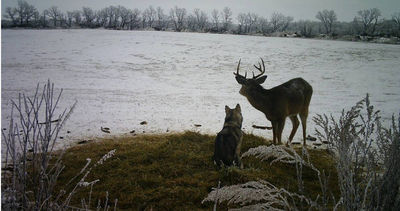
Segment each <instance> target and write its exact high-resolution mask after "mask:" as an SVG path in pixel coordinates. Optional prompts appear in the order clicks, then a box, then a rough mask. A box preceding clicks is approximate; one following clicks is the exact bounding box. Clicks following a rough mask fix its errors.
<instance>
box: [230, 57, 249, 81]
mask: <svg viewBox="0 0 400 211" xmlns="http://www.w3.org/2000/svg"><path fill="white" fill-rule="evenodd" d="M241 60H242V59H239V62H238V65H237V67H236V73H233V74H234V75H235V76H238V77H242V78H246V76H247V72H245V73H244V76H243V75H240V73H239V68H240V61H241Z"/></svg>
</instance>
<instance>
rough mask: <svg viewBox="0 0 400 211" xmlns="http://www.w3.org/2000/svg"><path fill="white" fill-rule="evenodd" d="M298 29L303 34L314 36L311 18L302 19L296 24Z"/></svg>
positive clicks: (304, 35)
mask: <svg viewBox="0 0 400 211" xmlns="http://www.w3.org/2000/svg"><path fill="white" fill-rule="evenodd" d="M296 29H297V30H298V31H300V35H301V36H303V37H312V34H313V23H312V22H311V21H309V20H300V21H298V22H297V24H296Z"/></svg>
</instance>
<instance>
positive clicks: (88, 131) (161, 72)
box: [1, 30, 400, 143]
mask: <svg viewBox="0 0 400 211" xmlns="http://www.w3.org/2000/svg"><path fill="white" fill-rule="evenodd" d="M1 46H2V58H1V61H2V64H1V93H2V95H1V109H2V113H1V117H2V127H6V126H7V122H8V119H9V113H10V107H11V103H10V99H16V98H17V97H18V93H20V92H25V93H30V94H32V93H33V91H34V89H35V87H36V84H37V83H38V82H40V83H41V86H43V85H44V84H45V83H46V81H47V79H51V81H52V82H54V83H55V86H56V88H63V89H64V93H63V96H62V102H61V104H60V107H61V108H67V107H69V106H70V105H72V104H73V103H74V101H75V100H77V101H78V104H77V107H76V108H75V110H74V113H73V114H72V116H71V117H70V119H69V121H68V122H67V124H66V126H65V128H64V131H63V133H62V134H61V136H63V137H64V140H65V141H70V142H73V141H75V140H76V139H79V138H91V137H102V136H105V135H106V134H105V133H103V132H101V131H100V127H109V128H111V135H121V134H127V135H131V134H129V131H132V130H136V133H142V132H143V131H145V132H146V133H163V132H166V131H170V132H171V131H184V130H196V131H199V132H202V133H211V134H214V133H217V132H218V131H219V130H220V129H221V128H222V125H223V121H224V117H225V111H224V106H225V105H228V106H230V107H234V106H235V105H236V103H240V105H241V107H242V113H243V116H244V122H243V128H244V131H246V132H248V133H252V132H253V133H255V134H257V135H262V136H264V137H267V138H271V137H272V131H260V130H256V129H253V128H252V127H251V126H252V125H253V124H256V125H268V126H270V123H269V122H267V120H266V118H265V117H264V115H263V114H262V113H261V112H259V111H257V110H255V109H254V108H253V107H251V105H250V104H249V103H248V102H247V99H245V97H243V96H241V95H240V94H239V89H240V85H239V84H237V82H236V80H235V78H234V76H233V74H232V72H234V71H235V69H236V65H237V62H238V60H239V58H241V59H242V63H241V70H242V72H241V73H242V74H243V73H244V70H253V69H254V68H253V67H252V66H253V64H256V63H257V62H258V61H259V58H260V57H262V58H263V59H264V60H265V61H266V74H267V75H268V78H267V80H266V82H265V83H264V84H263V86H264V87H265V88H271V87H273V86H276V85H279V84H281V83H283V82H286V81H287V80H289V79H291V78H294V77H302V78H304V79H305V80H307V81H308V82H309V83H310V84H311V85H312V86H313V89H314V94H313V97H312V100H311V105H310V115H309V118H308V128H307V131H308V133H310V134H311V135H313V134H314V124H313V122H312V117H313V116H314V115H315V114H317V113H320V114H322V113H326V114H330V113H333V114H334V115H337V114H339V113H340V112H341V110H342V109H343V108H349V107H350V106H353V105H354V104H355V103H356V102H357V101H359V100H361V99H362V98H363V97H365V95H366V93H369V94H370V96H371V101H372V103H373V105H375V108H378V109H380V110H382V115H383V117H384V118H385V119H389V118H390V117H391V115H392V114H393V113H395V114H397V113H398V112H399V109H400V106H399V105H400V46H399V45H382V44H369V43H355V42H342V41H325V40H308V39H296V38H269V37H255V36H237V35H217V34H199V33H174V32H151V31H111V30H2V45H1ZM249 74H251V73H250V72H249ZM142 121H147V123H148V124H147V125H140V122H142ZM194 124H200V125H202V126H201V127H198V128H197V127H195V126H194ZM67 130H69V131H71V133H69V134H67V133H66V131H67ZM290 130H291V124H290V121H289V120H287V122H286V126H285V130H284V135H283V141H284V142H285V141H286V140H287V138H288V136H289V133H290ZM295 140H301V130H298V131H297V134H296V136H295ZM67 143H68V142H67Z"/></svg>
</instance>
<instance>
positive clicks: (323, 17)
mask: <svg viewBox="0 0 400 211" xmlns="http://www.w3.org/2000/svg"><path fill="white" fill-rule="evenodd" d="M315 17H316V18H317V19H318V20H320V21H321V22H322V25H323V26H324V28H325V32H326V34H331V33H333V31H332V26H333V24H334V23H335V22H336V21H337V17H336V13H335V11H333V10H323V11H319V12H318V13H317V15H316V16H315Z"/></svg>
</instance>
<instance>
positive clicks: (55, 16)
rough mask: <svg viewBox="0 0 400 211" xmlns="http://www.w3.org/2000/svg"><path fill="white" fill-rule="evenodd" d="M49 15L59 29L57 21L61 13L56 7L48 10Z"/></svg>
mask: <svg viewBox="0 0 400 211" xmlns="http://www.w3.org/2000/svg"><path fill="white" fill-rule="evenodd" d="M47 11H48V15H49V17H50V18H51V19H53V25H54V27H57V21H58V19H59V17H60V15H61V11H60V10H59V9H58V7H56V6H52V7H50V8H49V9H48V10H47Z"/></svg>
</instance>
